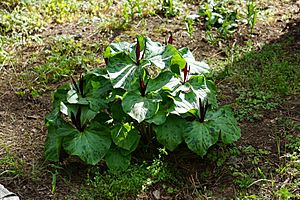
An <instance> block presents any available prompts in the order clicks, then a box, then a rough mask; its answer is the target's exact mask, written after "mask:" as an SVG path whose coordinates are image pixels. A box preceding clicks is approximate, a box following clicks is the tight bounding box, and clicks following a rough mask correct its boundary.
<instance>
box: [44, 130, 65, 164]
mask: <svg viewBox="0 0 300 200" xmlns="http://www.w3.org/2000/svg"><path fill="white" fill-rule="evenodd" d="M61 146H62V137H61V136H60V135H59V132H57V128H56V127H54V126H48V134H47V138H46V141H45V159H46V160H49V161H54V162H57V161H59V155H60V150H61Z"/></svg>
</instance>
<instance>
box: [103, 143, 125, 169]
mask: <svg viewBox="0 0 300 200" xmlns="http://www.w3.org/2000/svg"><path fill="white" fill-rule="evenodd" d="M130 160H131V156H130V155H126V156H125V155H123V154H122V153H121V151H120V150H119V149H117V148H111V149H110V150H109V151H108V152H107V154H106V156H105V162H106V164H107V166H108V168H109V169H110V170H113V171H124V170H126V169H127V168H128V166H129V165H130Z"/></svg>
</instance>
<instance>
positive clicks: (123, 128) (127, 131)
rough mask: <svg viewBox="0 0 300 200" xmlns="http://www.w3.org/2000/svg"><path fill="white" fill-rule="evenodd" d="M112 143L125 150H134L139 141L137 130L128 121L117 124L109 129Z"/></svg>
mask: <svg viewBox="0 0 300 200" xmlns="http://www.w3.org/2000/svg"><path fill="white" fill-rule="evenodd" d="M111 136H112V140H113V141H114V143H115V144H116V145H117V146H118V147H120V148H122V149H125V150H127V151H130V152H132V151H134V150H135V149H136V147H137V145H138V143H139V141H140V137H141V136H140V135H139V132H138V131H137V130H136V129H134V127H133V126H132V125H130V124H128V123H126V124H122V125H118V126H116V127H115V128H114V129H112V131H111Z"/></svg>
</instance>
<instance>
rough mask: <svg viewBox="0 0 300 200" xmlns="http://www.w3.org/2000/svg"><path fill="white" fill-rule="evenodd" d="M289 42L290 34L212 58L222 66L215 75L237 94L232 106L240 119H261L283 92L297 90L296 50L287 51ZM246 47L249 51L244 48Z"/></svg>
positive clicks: (298, 86) (292, 92)
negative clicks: (223, 57)
mask: <svg viewBox="0 0 300 200" xmlns="http://www.w3.org/2000/svg"><path fill="white" fill-rule="evenodd" d="M292 43H293V38H291V39H289V40H286V41H282V42H279V43H274V44H267V45H265V46H264V47H263V48H262V49H261V50H258V51H253V50H252V48H251V47H244V48H243V49H241V48H240V47H238V48H236V49H234V50H232V52H229V53H231V54H230V55H229V58H228V59H227V60H225V61H221V62H215V65H219V64H220V65H221V66H223V67H221V68H222V70H219V71H218V72H216V73H215V77H216V78H217V79H218V80H222V81H223V82H224V83H225V84H227V85H230V87H231V88H233V90H234V91H233V93H234V95H237V98H236V100H235V102H234V103H233V107H234V109H235V111H236V114H237V116H238V118H239V119H240V120H244V119H245V120H248V121H253V120H256V119H261V118H263V117H264V111H271V110H273V109H274V108H276V107H278V105H279V104H280V103H282V97H283V96H285V95H293V94H297V93H299V92H300V82H299V80H300V70H299V63H300V62H299V53H298V54H297V53H293V52H289V51H288V47H289V45H291V44H292ZM247 49H251V50H252V51H249V52H245V50H246V51H247ZM216 63H217V64H216ZM221 94H222V91H221Z"/></svg>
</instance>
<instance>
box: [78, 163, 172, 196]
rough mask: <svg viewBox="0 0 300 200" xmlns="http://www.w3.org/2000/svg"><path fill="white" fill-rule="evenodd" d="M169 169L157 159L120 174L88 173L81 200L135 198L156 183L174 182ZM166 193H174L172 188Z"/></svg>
mask: <svg viewBox="0 0 300 200" xmlns="http://www.w3.org/2000/svg"><path fill="white" fill-rule="evenodd" d="M173 177H174V176H173V174H172V173H171V172H170V170H169V168H168V167H167V166H166V165H165V164H164V163H163V162H162V161H161V160H159V159H155V160H154V161H153V162H152V163H150V164H147V163H145V162H144V163H143V164H141V165H132V166H130V167H129V168H128V169H127V170H126V171H124V172H122V175H121V174H120V173H115V172H114V173H113V172H104V174H100V173H99V172H95V173H90V175H89V176H88V178H87V182H86V184H87V186H86V187H85V188H84V189H82V190H81V192H80V194H79V196H80V198H81V199H103V198H105V199H120V198H126V197H129V196H130V197H133V196H137V195H138V194H140V193H141V192H143V191H147V190H149V189H150V188H151V186H153V185H154V184H156V183H158V182H162V181H163V182H168V183H170V181H171V182H172V180H173V181H175V179H174V178H173ZM167 191H168V192H170V193H172V192H175V191H176V188H174V187H168V188H167Z"/></svg>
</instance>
